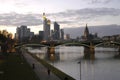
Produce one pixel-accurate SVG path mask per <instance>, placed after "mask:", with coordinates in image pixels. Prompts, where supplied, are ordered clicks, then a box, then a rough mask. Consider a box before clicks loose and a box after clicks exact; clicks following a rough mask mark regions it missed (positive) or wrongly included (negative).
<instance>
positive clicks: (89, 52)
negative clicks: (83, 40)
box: [84, 46, 95, 60]
mask: <svg viewBox="0 0 120 80" xmlns="http://www.w3.org/2000/svg"><path fill="white" fill-rule="evenodd" d="M84 58H85V59H90V60H94V59H95V48H94V47H92V46H91V47H84Z"/></svg>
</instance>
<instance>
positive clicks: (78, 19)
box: [0, 0, 120, 33]
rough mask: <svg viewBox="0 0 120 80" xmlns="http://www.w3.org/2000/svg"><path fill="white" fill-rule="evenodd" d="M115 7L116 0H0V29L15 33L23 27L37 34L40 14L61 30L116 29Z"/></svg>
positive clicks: (119, 0) (118, 9)
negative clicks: (108, 26)
mask: <svg viewBox="0 0 120 80" xmlns="http://www.w3.org/2000/svg"><path fill="white" fill-rule="evenodd" d="M119 4H120V0H0V28H1V29H7V30H9V31H11V32H15V31H16V30H15V29H16V27H17V26H20V25H27V26H29V27H30V28H31V29H32V31H34V32H35V33H37V32H38V30H41V29H42V13H43V12H45V13H46V16H47V17H48V18H49V19H50V20H51V21H52V23H53V22H54V21H57V22H58V23H59V24H60V25H61V28H66V27H81V26H85V24H86V23H88V26H98V25H110V24H117V25H120V5H119ZM51 26H53V25H51Z"/></svg>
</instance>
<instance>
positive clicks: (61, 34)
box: [60, 29, 64, 40]
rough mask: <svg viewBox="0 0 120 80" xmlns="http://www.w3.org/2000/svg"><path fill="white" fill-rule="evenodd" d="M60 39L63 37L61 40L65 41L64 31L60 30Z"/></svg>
mask: <svg viewBox="0 0 120 80" xmlns="http://www.w3.org/2000/svg"><path fill="white" fill-rule="evenodd" d="M60 37H61V40H64V29H61V30H60Z"/></svg>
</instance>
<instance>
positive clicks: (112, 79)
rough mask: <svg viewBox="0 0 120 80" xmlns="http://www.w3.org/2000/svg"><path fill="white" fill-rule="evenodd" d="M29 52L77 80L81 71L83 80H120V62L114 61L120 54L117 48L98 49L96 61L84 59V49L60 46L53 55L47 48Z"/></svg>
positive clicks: (32, 49)
mask: <svg viewBox="0 0 120 80" xmlns="http://www.w3.org/2000/svg"><path fill="white" fill-rule="evenodd" d="M29 51H30V52H32V53H33V54H35V55H36V56H38V57H39V58H41V59H44V60H46V61H48V62H49V63H50V64H52V65H53V66H55V67H57V68H58V69H60V70H62V71H63V72H65V73H66V74H68V75H70V76H72V77H73V78H75V79H76V80H80V69H81V80H120V60H119V59H114V55H116V54H118V52H117V49H115V48H102V47H98V48H96V49H95V60H94V61H91V60H84V59H83V55H84V53H83V47H76V46H70V47H68V46H67V47H66V46H59V47H56V48H55V54H51V55H48V54H47V49H46V48H45V47H41V48H29ZM79 62H81V66H80V63H79Z"/></svg>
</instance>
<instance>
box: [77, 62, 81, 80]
mask: <svg viewBox="0 0 120 80" xmlns="http://www.w3.org/2000/svg"><path fill="white" fill-rule="evenodd" d="M78 64H80V80H81V61H80V62H78Z"/></svg>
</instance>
